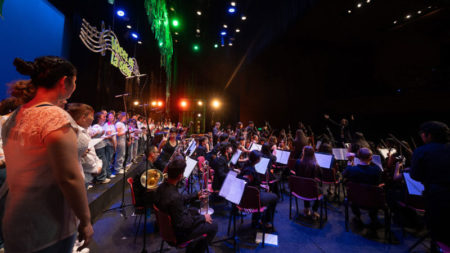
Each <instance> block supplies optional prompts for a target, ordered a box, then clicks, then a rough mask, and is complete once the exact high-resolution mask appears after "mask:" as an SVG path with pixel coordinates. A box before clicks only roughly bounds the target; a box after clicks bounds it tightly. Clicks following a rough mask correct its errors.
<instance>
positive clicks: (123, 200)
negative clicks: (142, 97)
mask: <svg viewBox="0 0 450 253" xmlns="http://www.w3.org/2000/svg"><path fill="white" fill-rule="evenodd" d="M126 96H128V93H126V94H122V95H117V96H115V97H116V98H118V97H122V100H123V107H124V109H125V117H126V122H125V129H126V132H125V156H124V160H123V164H122V167H123V177H122V201H121V203H120V206H118V207H114V208H110V209H107V210H105V211H103V212H109V211H114V210H119V212H120V215H121V216H122V217H123V218H124V219H126V218H127V213H126V210H125V207H129V206H132V204H128V205H126V204H125V181H126V179H125V178H126V174H127V172H126V166H127V160H128V152H129V149H128V143H127V142H128V138H129V137H130V133H129V131H128V110H127V103H126V100H125V97H126Z"/></svg>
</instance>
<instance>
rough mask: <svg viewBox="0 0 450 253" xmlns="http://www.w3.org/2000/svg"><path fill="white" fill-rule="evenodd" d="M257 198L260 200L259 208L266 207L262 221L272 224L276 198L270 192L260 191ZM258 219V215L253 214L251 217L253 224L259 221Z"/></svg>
mask: <svg viewBox="0 0 450 253" xmlns="http://www.w3.org/2000/svg"><path fill="white" fill-rule="evenodd" d="M259 198H260V200H261V206H266V207H267V209H266V211H265V215H264V220H263V221H264V222H272V223H273V216H274V214H275V208H276V206H277V202H278V196H277V195H276V194H274V193H271V192H265V191H260V193H259ZM259 218H260V217H259V214H258V213H254V214H253V215H252V221H253V222H257V221H258V220H259Z"/></svg>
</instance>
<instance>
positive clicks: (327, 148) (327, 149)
mask: <svg viewBox="0 0 450 253" xmlns="http://www.w3.org/2000/svg"><path fill="white" fill-rule="evenodd" d="M319 152H320V153H327V154H332V153H333V147H332V146H331V145H330V143H322V144H321V145H320V147H319Z"/></svg>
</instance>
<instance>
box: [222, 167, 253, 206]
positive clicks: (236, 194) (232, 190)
mask: <svg viewBox="0 0 450 253" xmlns="http://www.w3.org/2000/svg"><path fill="white" fill-rule="evenodd" d="M236 176H237V172H235V171H229V172H228V174H227V177H226V178H225V181H224V182H223V184H222V188H221V189H220V192H219V196H222V197H224V198H225V199H226V200H228V201H230V202H232V203H234V204H236V205H239V203H240V202H241V199H242V195H243V194H244V190H245V184H246V182H245V180H242V179H239V178H237V177H236Z"/></svg>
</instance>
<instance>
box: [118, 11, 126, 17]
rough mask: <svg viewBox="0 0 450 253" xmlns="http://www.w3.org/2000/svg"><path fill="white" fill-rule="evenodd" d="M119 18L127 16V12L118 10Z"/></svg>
mask: <svg viewBox="0 0 450 253" xmlns="http://www.w3.org/2000/svg"><path fill="white" fill-rule="evenodd" d="M117 16H119V17H123V16H125V12H124V11H123V10H118V11H117Z"/></svg>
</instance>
